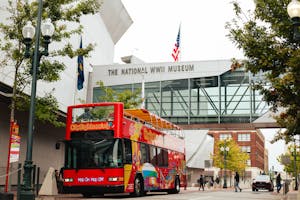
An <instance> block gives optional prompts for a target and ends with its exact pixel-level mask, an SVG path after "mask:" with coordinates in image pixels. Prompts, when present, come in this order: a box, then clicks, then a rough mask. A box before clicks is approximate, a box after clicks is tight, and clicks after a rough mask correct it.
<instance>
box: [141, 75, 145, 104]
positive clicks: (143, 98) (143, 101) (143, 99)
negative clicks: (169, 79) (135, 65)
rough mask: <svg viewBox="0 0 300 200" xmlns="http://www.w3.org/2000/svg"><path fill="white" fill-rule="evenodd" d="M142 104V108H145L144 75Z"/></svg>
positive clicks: (143, 78) (143, 79)
mask: <svg viewBox="0 0 300 200" xmlns="http://www.w3.org/2000/svg"><path fill="white" fill-rule="evenodd" d="M141 96H142V105H141V108H145V76H144V74H143V75H142V95H141Z"/></svg>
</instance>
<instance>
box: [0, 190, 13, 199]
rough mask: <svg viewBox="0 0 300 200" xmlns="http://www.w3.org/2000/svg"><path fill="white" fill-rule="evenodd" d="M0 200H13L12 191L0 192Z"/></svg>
mask: <svg viewBox="0 0 300 200" xmlns="http://www.w3.org/2000/svg"><path fill="white" fill-rule="evenodd" d="M0 200H14V194H13V193H7V192H0Z"/></svg>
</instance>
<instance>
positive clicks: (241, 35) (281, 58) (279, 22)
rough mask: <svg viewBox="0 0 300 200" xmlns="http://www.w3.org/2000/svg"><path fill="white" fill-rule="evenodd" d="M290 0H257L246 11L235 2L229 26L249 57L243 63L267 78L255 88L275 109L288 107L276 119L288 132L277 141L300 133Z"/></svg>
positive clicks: (299, 54)
mask: <svg viewBox="0 0 300 200" xmlns="http://www.w3.org/2000/svg"><path fill="white" fill-rule="evenodd" d="M289 2H290V0H278V1H274V0H256V1H255V9H254V11H248V12H247V14H246V13H244V12H243V11H242V10H241V8H240V6H239V4H238V3H237V2H236V1H235V2H233V5H234V11H235V13H236V19H234V20H232V22H230V23H228V24H227V25H226V27H227V29H228V30H229V35H228V37H229V38H230V39H231V40H232V41H233V42H234V44H236V46H237V47H238V48H239V49H242V50H243V52H244V55H245V57H246V59H245V60H243V61H241V62H242V65H243V66H244V67H245V68H246V69H247V70H249V71H251V72H252V73H254V74H256V73H258V72H263V73H264V74H265V76H266V79H267V81H268V82H269V83H270V85H269V86H266V85H265V83H264V82H263V81H262V82H261V83H259V84H257V85H256V86H255V87H256V88H257V89H259V90H260V92H261V94H262V95H263V96H264V100H265V101H266V102H268V104H269V105H270V106H271V109H272V110H273V111H278V108H284V111H282V113H281V114H280V115H278V116H277V117H276V118H275V119H276V120H277V122H278V124H279V125H280V126H281V127H284V128H286V131H284V132H280V133H278V134H277V135H276V137H275V138H274V140H273V142H275V141H277V140H280V139H284V140H285V141H286V142H288V141H289V140H290V137H292V136H293V135H296V134H299V133H300V126H299V124H300V123H299V122H300V104H299V102H300V79H299V77H300V65H299V63H300V49H299V43H296V42H295V41H293V28H292V22H291V20H290V19H289V16H288V14H287V11H286V8H287V5H288V3H289Z"/></svg>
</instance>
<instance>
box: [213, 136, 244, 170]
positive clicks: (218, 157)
mask: <svg viewBox="0 0 300 200" xmlns="http://www.w3.org/2000/svg"><path fill="white" fill-rule="evenodd" d="M224 146H226V147H229V151H228V152H227V154H226V169H228V170H231V171H237V172H240V173H241V172H243V171H244V170H245V168H246V167H247V164H246V162H247V160H249V155H248V153H245V152H242V151H241V149H240V147H239V146H238V144H237V143H236V142H235V141H234V140H232V139H227V140H219V141H218V142H217V143H216V145H215V150H214V153H215V154H214V155H211V157H212V159H213V163H214V166H215V167H218V168H221V169H224V153H225V152H222V151H221V150H220V149H221V147H224Z"/></svg>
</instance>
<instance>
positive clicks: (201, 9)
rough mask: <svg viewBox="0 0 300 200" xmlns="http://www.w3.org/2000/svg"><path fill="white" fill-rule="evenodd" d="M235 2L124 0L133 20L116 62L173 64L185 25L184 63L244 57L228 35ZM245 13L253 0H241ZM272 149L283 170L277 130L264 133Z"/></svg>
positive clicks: (276, 165) (271, 159)
mask: <svg viewBox="0 0 300 200" xmlns="http://www.w3.org/2000/svg"><path fill="white" fill-rule="evenodd" d="M232 1H233V0H215V1H200V0H122V2H123V4H124V6H125V8H126V9H127V11H128V13H129V15H130V16H131V18H132V20H133V24H132V25H131V26H130V28H129V29H128V30H127V31H126V32H125V34H124V35H123V37H122V38H121V39H120V40H119V41H118V43H117V44H116V46H115V59H114V62H116V63H122V61H121V59H120V58H121V57H123V56H129V55H135V56H137V57H138V58H140V59H141V60H143V61H144V62H146V63H157V62H173V58H172V56H171V54H172V50H173V48H174V45H175V42H176V37H177V33H178V29H179V26H181V53H180V61H203V60H220V59H232V58H243V53H242V51H241V50H238V49H237V48H236V47H235V45H234V44H233V43H232V42H231V41H230V40H229V38H228V37H227V36H226V35H227V34H228V31H227V30H226V29H225V25H226V22H230V21H231V20H232V19H233V18H234V17H235V16H234V11H233V6H232V4H231V3H230V2H232ZM239 2H240V4H241V7H242V9H243V12H244V13H247V11H248V10H249V9H251V8H252V9H253V1H252V0H239ZM262 132H263V134H264V136H265V138H266V148H268V150H269V168H271V167H272V166H274V169H275V170H276V171H282V169H283V168H282V165H280V164H279V163H278V162H277V160H276V158H277V157H278V155H280V154H281V153H283V151H284V144H283V142H278V143H275V144H273V145H271V144H270V143H269V141H270V140H271V139H272V137H273V136H274V134H275V132H276V130H274V129H264V130H262Z"/></svg>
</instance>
